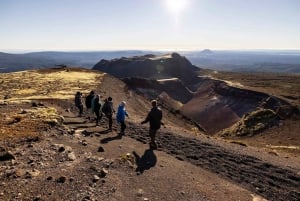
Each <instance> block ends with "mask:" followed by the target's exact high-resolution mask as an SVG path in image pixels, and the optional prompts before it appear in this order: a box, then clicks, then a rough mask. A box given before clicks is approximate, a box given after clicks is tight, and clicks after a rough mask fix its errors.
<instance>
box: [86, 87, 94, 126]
mask: <svg viewBox="0 0 300 201" xmlns="http://www.w3.org/2000/svg"><path fill="white" fill-rule="evenodd" d="M94 96H95V92H94V91H91V92H90V94H89V95H88V96H87V97H86V98H85V106H86V109H87V115H88V119H89V120H92V118H93V117H94V113H93V111H92V100H93V98H94Z"/></svg>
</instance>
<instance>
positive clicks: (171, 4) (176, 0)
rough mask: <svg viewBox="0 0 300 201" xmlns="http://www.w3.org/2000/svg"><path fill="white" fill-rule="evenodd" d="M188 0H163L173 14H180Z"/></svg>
mask: <svg viewBox="0 0 300 201" xmlns="http://www.w3.org/2000/svg"><path fill="white" fill-rule="evenodd" d="M188 1H189V0H165V2H166V6H167V8H168V10H169V11H170V12H172V13H174V14H177V15H178V14H180V13H181V12H182V11H183V10H184V9H185V8H186V7H187V5H188Z"/></svg>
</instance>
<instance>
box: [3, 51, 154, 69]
mask: <svg viewBox="0 0 300 201" xmlns="http://www.w3.org/2000/svg"><path fill="white" fill-rule="evenodd" d="M148 53H152V52H151V51H139V50H130V51H126V50H124V51H93V52H56V51H46V52H31V53H25V54H8V53H1V52H0V73H1V72H14V71H20V70H27V69H36V68H44V67H53V66H55V65H56V64H64V65H67V66H80V67H85V68H91V67H93V66H94V65H95V64H96V63H97V62H98V61H99V60H100V59H113V58H118V57H123V56H128V57H129V56H136V55H143V54H148Z"/></svg>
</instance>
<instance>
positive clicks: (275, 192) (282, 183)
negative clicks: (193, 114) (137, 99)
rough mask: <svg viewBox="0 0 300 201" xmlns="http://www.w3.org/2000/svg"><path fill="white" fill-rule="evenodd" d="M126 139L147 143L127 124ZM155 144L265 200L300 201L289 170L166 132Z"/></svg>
mask: <svg viewBox="0 0 300 201" xmlns="http://www.w3.org/2000/svg"><path fill="white" fill-rule="evenodd" d="M126 135H127V136H129V137H131V138H134V139H136V140H138V141H140V142H142V143H148V141H149V139H148V136H147V135H148V133H147V130H145V128H142V127H140V126H135V125H132V124H131V125H130V129H128V132H127V133H126ZM157 142H158V145H159V146H158V147H159V148H158V149H159V150H162V151H164V152H166V153H168V154H170V155H173V156H174V157H176V158H177V159H178V160H183V161H188V162H190V163H192V164H194V165H197V166H199V167H201V168H205V169H207V170H209V171H211V172H214V173H216V174H218V175H220V176H221V177H224V178H227V179H229V180H231V181H233V182H235V183H238V184H239V185H241V186H243V187H245V188H246V189H248V190H250V191H252V192H255V193H257V194H259V195H261V196H263V197H265V198H267V199H268V200H282V201H286V200H289V201H298V200H300V176H299V174H297V173H295V172H293V171H291V170H289V169H286V168H284V167H279V166H277V165H274V164H271V163H270V162H266V161H263V160H261V159H259V158H256V157H253V156H250V155H244V154H238V153H236V152H232V151H230V150H228V149H227V148H224V147H222V146H219V145H216V144H211V143H207V142H202V141H200V140H198V139H193V138H187V137H183V136H178V135H175V134H172V133H168V132H160V134H159V135H158V136H157Z"/></svg>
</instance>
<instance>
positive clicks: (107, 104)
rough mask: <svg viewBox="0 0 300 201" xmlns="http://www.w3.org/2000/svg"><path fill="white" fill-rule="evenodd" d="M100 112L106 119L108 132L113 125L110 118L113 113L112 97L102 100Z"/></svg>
mask: <svg viewBox="0 0 300 201" xmlns="http://www.w3.org/2000/svg"><path fill="white" fill-rule="evenodd" d="M102 112H103V113H104V114H105V116H106V117H107V118H108V130H110V131H112V123H113V120H112V116H113V113H115V110H114V107H113V101H112V97H108V98H107V99H105V100H104V104H103V107H102Z"/></svg>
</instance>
